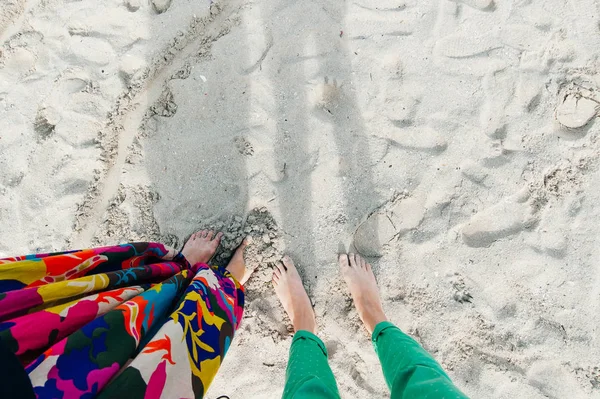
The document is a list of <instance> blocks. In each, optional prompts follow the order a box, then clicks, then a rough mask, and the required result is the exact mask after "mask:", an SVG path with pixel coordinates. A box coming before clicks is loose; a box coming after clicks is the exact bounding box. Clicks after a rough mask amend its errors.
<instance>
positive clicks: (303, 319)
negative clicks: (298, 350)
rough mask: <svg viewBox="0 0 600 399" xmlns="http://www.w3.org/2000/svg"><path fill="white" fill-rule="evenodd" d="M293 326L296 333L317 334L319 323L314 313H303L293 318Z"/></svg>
mask: <svg viewBox="0 0 600 399" xmlns="http://www.w3.org/2000/svg"><path fill="white" fill-rule="evenodd" d="M292 325H293V326H294V331H296V332H297V331H300V330H303V331H308V332H311V333H313V334H316V333H317V322H316V320H315V314H314V312H313V311H312V309H311V310H310V311H303V312H300V313H299V314H297V315H294V317H293V318H292Z"/></svg>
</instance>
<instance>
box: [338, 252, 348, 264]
mask: <svg viewBox="0 0 600 399" xmlns="http://www.w3.org/2000/svg"><path fill="white" fill-rule="evenodd" d="M338 263H339V264H340V267H348V254H340V256H339V257H338Z"/></svg>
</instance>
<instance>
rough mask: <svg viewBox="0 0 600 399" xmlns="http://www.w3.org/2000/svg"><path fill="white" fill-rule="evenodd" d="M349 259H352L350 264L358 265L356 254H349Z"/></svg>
mask: <svg viewBox="0 0 600 399" xmlns="http://www.w3.org/2000/svg"><path fill="white" fill-rule="evenodd" d="M348 259H349V260H350V266H352V267H356V258H355V256H354V254H352V253H350V254H348Z"/></svg>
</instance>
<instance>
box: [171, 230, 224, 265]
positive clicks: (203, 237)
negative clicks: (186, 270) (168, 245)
mask: <svg viewBox="0 0 600 399" xmlns="http://www.w3.org/2000/svg"><path fill="white" fill-rule="evenodd" d="M221 237H223V233H217V234H216V235H215V232H214V231H212V230H202V231H199V232H197V233H194V234H192V236H191V237H190V239H189V240H188V241H187V242H186V243H185V245H184V246H183V250H182V251H181V253H182V254H183V256H185V258H186V259H187V261H188V262H190V265H192V266H193V265H195V264H196V263H207V262H208V261H209V260H210V259H211V258H212V257H213V255H214V254H215V252H216V251H217V248H218V246H219V243H220V242H221Z"/></svg>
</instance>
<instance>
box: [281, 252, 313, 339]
mask: <svg viewBox="0 0 600 399" xmlns="http://www.w3.org/2000/svg"><path fill="white" fill-rule="evenodd" d="M273 286H274V287H275V293H276V294H277V297H278V298H279V300H280V301H281V304H282V305H283V308H284V309H285V311H286V313H287V314H288V316H290V319H291V320H292V325H293V326H294V331H299V330H305V331H310V332H311V333H313V334H315V333H316V332H317V322H316V320H315V312H314V311H313V308H312V305H311V303H310V299H308V294H307V293H306V290H305V289H304V286H303V285H302V279H301V278H300V275H299V274H298V270H296V266H294V262H292V260H291V259H290V258H289V257H288V256H286V257H284V258H283V263H281V262H279V263H277V265H276V267H275V269H273Z"/></svg>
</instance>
